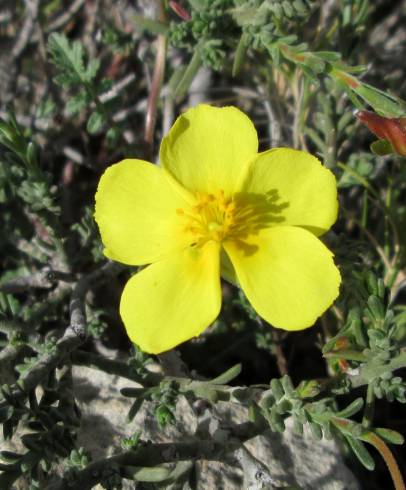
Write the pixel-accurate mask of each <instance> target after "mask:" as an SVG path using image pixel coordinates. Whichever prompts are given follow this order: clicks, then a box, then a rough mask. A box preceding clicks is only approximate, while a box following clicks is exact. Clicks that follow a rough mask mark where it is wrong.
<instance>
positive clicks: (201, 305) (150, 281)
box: [120, 242, 221, 354]
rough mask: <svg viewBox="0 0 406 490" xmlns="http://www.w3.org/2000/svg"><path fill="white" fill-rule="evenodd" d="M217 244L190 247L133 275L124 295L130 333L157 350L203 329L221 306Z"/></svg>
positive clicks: (147, 349)
mask: <svg viewBox="0 0 406 490" xmlns="http://www.w3.org/2000/svg"><path fill="white" fill-rule="evenodd" d="M219 256H220V251H219V245H218V243H216V242H208V243H207V244H206V245H205V246H204V247H202V248H187V249H186V250H183V251H182V252H180V253H177V254H175V255H173V256H171V257H170V258H168V259H166V260H162V261H160V262H156V263H155V264H152V265H150V266H148V267H147V268H146V269H144V270H142V271H141V272H139V273H138V274H136V275H134V276H133V277H132V278H131V279H130V280H129V281H128V283H127V284H126V286H125V288H124V291H123V295H122V297H121V304H120V314H121V317H122V319H123V322H124V325H125V327H126V330H127V333H128V336H129V337H130V339H131V340H132V341H133V342H134V343H135V344H137V345H138V346H139V347H140V348H141V349H142V350H143V351H145V352H149V353H151V354H159V353H160V352H164V351H166V350H169V349H172V348H173V347H175V346H177V345H178V344H180V343H182V342H184V341H186V340H189V339H191V338H192V337H195V336H196V335H199V334H201V333H202V332H203V331H204V330H205V329H206V328H207V327H208V326H209V325H210V324H211V323H212V322H213V321H214V320H215V318H216V317H217V315H218V314H219V311H220V307H221V290H220V270H219Z"/></svg>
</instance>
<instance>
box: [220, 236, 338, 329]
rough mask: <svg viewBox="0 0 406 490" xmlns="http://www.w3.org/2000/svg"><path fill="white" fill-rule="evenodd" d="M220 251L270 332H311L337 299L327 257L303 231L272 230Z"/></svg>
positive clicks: (321, 246)
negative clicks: (309, 330) (269, 327)
mask: <svg viewBox="0 0 406 490" xmlns="http://www.w3.org/2000/svg"><path fill="white" fill-rule="evenodd" d="M224 246H225V249H226V251H227V253H228V255H229V256H230V259H231V261H232V263H233V265H234V267H235V270H236V273H237V277H238V281H239V283H240V285H241V287H242V289H243V291H244V292H245V294H246V296H247V298H248V300H249V301H250V303H251V304H252V306H253V307H254V309H255V310H256V311H257V313H258V314H259V315H260V316H262V317H263V318H264V319H265V320H266V321H267V322H269V323H270V324H271V325H273V326H274V327H278V328H282V329H284V330H301V329H304V328H307V327H310V326H312V325H313V324H314V322H315V321H316V319H317V318H318V317H319V316H320V315H321V314H322V313H324V311H325V310H326V309H327V308H328V307H329V306H330V305H331V304H332V303H333V301H334V300H335V298H336V297H337V296H338V290H339V285H340V281H341V279H340V273H339V271H338V269H337V267H336V266H335V265H334V262H333V258H332V253H331V252H330V251H329V250H328V249H327V248H326V246H325V245H324V244H323V243H322V242H321V241H320V240H319V239H318V238H316V237H315V236H314V235H313V234H312V233H310V232H309V231H307V230H305V229H303V228H297V227H293V226H292V227H291V226H275V227H272V228H267V229H263V230H261V231H260V233H259V234H258V235H256V236H252V237H250V239H248V240H247V241H246V242H245V243H238V242H231V241H230V242H226V243H225V244H224Z"/></svg>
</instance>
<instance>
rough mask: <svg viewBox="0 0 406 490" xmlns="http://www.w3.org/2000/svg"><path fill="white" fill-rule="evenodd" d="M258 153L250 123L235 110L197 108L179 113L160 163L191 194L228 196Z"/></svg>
mask: <svg viewBox="0 0 406 490" xmlns="http://www.w3.org/2000/svg"><path fill="white" fill-rule="evenodd" d="M257 151H258V138H257V132H256V130H255V128H254V125H253V124H252V122H251V120H250V119H249V118H248V117H247V116H246V115H245V114H244V113H243V112H241V111H240V110H239V109H237V108H236V107H222V108H218V107H211V106H209V105H198V106H197V107H195V108H193V109H190V110H188V111H187V112H185V113H184V114H182V115H181V116H180V117H179V118H178V119H177V120H176V122H175V124H174V125H173V127H172V129H171V130H170V131H169V134H168V135H167V136H166V137H165V138H164V139H163V141H162V144H161V150H160V160H161V163H162V165H163V166H164V168H165V169H167V170H168V171H169V172H170V173H171V174H172V175H173V176H174V177H175V178H176V179H177V180H178V181H179V182H181V183H182V184H183V186H184V187H186V188H187V189H189V190H190V191H192V192H196V191H200V192H208V193H214V192H218V191H219V190H220V189H222V190H223V191H224V192H225V193H226V194H227V195H229V194H231V193H232V192H234V191H235V190H237V189H238V186H239V184H240V183H241V180H242V178H243V177H244V175H245V173H246V171H247V168H248V164H249V162H250V161H251V160H252V159H253V158H255V156H256V154H257Z"/></svg>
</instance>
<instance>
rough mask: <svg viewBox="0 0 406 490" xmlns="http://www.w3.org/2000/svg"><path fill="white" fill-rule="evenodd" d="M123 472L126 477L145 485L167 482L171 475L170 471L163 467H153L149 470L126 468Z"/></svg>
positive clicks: (133, 467) (145, 468) (146, 468)
mask: <svg viewBox="0 0 406 490" xmlns="http://www.w3.org/2000/svg"><path fill="white" fill-rule="evenodd" d="M124 471H125V474H126V476H127V477H131V478H132V479H133V480H135V481H139V482H146V483H147V482H151V483H154V482H155V483H158V482H163V481H165V480H167V479H168V478H169V476H170V474H171V471H170V470H169V469H168V468H165V467H164V466H155V467H151V468H148V467H144V468H139V467H135V466H126V467H125V469H124Z"/></svg>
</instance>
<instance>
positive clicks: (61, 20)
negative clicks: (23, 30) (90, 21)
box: [45, 0, 85, 33]
mask: <svg viewBox="0 0 406 490" xmlns="http://www.w3.org/2000/svg"><path fill="white" fill-rule="evenodd" d="M84 4H85V0H75V1H74V2H73V3H72V4H71V5H70V7H69V8H68V9H67V10H66V12H64V13H63V14H62V15H60V16H59V17H57V18H56V19H55V20H54V21H52V22H50V23H49V25H48V27H47V28H46V30H45V32H46V33H49V32H52V31H55V30H57V29H60V28H61V27H62V26H64V25H65V24H67V23H68V22H69V21H70V20H71V19H72V17H73V16H74V15H75V14H76V13H77V12H79V10H80V9H81V8H82V7H83V5H84Z"/></svg>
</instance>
